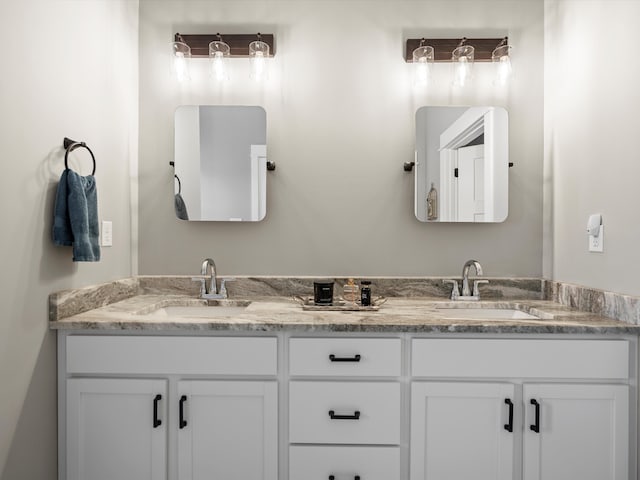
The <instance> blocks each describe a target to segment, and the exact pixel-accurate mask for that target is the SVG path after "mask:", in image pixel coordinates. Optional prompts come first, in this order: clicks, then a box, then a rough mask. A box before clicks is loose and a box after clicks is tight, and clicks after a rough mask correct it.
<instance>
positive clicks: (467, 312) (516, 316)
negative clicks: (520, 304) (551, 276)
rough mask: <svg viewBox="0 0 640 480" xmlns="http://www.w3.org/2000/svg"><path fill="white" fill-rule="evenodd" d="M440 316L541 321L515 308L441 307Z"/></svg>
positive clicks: (438, 310)
mask: <svg viewBox="0 0 640 480" xmlns="http://www.w3.org/2000/svg"><path fill="white" fill-rule="evenodd" d="M436 310H437V312H438V315H440V316H441V317H442V318H449V319H467V320H498V321H499V320H531V319H539V318H540V317H538V316H536V315H531V314H530V313H527V312H523V311H522V310H516V309H514V308H482V307H478V308H473V307H470V308H469V307H462V308H456V307H440V308H436Z"/></svg>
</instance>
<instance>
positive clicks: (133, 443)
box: [58, 331, 638, 480]
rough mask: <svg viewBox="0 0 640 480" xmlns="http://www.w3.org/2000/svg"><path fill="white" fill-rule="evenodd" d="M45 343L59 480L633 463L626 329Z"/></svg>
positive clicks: (431, 478) (404, 477) (299, 477)
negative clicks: (54, 384)
mask: <svg viewBox="0 0 640 480" xmlns="http://www.w3.org/2000/svg"><path fill="white" fill-rule="evenodd" d="M136 333H143V332H136ZM58 345H59V350H58V362H59V380H58V382H59V445H60V448H59V460H60V461H59V472H60V473H59V478H60V480H113V479H116V478H117V479H118V480H120V479H123V480H129V479H130V480H201V479H203V480H204V479H206V480H331V479H333V480H450V479H456V480H457V479H470V478H473V479H476V478H477V479H482V480H574V479H580V480H635V479H636V478H637V455H636V452H635V450H636V446H637V441H636V435H637V427H636V422H637V414H636V413H635V412H636V409H637V403H638V402H637V387H636V385H637V382H636V376H637V366H636V361H637V341H636V339H635V338H633V337H630V336H629V337H622V336H618V337H614V336H611V337H600V338H595V337H591V336H586V335H583V336H577V335H576V336H570V335H526V336H525V335H518V336H516V335H512V336H509V337H507V336H500V335H497V336H493V337H489V336H488V335H482V334H476V335H468V336H466V337H463V336H462V335H443V334H438V335H435V334H434V335H431V336H429V335H427V334H417V333H397V334H393V333H390V334H376V333H372V334H367V333H361V334H358V333H335V334H334V333H330V332H324V333H321V332H319V333H313V332H309V333H306V332H305V333H301V332H295V333H292V332H289V331H281V332H278V333H273V334H268V333H267V334H260V333H251V332H248V333H245V334H233V335H232V334H230V333H227V334H225V333H224V332H223V333H215V334H214V333H211V334H204V333H203V334H200V335H179V334H175V335H170V334H155V335H154V334H146V335H145V334H131V333H130V332H128V333H127V334H121V335H109V334H104V332H103V333H93V334H91V333H75V332H71V333H64V332H63V333H60V334H59V337H58Z"/></svg>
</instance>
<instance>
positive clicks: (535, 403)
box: [529, 398, 540, 433]
mask: <svg viewBox="0 0 640 480" xmlns="http://www.w3.org/2000/svg"><path fill="white" fill-rule="evenodd" d="M529 403H531V405H533V406H534V407H536V420H535V423H534V424H533V425H529V428H530V429H531V430H533V431H534V432H536V433H540V404H539V403H538V401H537V400H536V399H535V398H532V399H531V401H530V402H529Z"/></svg>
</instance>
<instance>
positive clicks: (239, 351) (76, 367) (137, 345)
mask: <svg viewBox="0 0 640 480" xmlns="http://www.w3.org/2000/svg"><path fill="white" fill-rule="evenodd" d="M66 342H67V345H66V352H67V355H66V361H67V372H68V373H71V374H80V373H83V374H85V373H86V374H110V373H125V374H127V373H132V374H150V375H171V374H205V375H276V373H277V370H278V352H277V350H278V339H277V338H275V337H175V336H174V337H161V336H158V337H151V336H115V335H113V336H106V335H104V336H102V335H71V336H69V337H67V339H66Z"/></svg>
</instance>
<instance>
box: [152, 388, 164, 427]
mask: <svg viewBox="0 0 640 480" xmlns="http://www.w3.org/2000/svg"><path fill="white" fill-rule="evenodd" d="M160 400H162V395H160V394H157V395H156V396H155V397H154V399H153V428H158V427H159V426H160V425H162V420H160V419H159V418H158V403H159V402H160Z"/></svg>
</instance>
